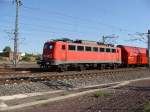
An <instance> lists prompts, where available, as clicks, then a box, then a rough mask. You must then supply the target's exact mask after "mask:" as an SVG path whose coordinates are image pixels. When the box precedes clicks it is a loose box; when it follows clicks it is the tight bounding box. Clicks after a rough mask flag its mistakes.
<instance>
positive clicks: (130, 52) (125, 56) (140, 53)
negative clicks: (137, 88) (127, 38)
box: [118, 45, 148, 66]
mask: <svg viewBox="0 0 150 112" xmlns="http://www.w3.org/2000/svg"><path fill="white" fill-rule="evenodd" d="M118 47H119V48H121V57H122V64H123V65H124V66H146V65H148V53H147V49H146V48H139V47H131V46H123V45H118Z"/></svg>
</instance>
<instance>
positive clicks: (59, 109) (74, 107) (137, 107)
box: [11, 80, 150, 112]
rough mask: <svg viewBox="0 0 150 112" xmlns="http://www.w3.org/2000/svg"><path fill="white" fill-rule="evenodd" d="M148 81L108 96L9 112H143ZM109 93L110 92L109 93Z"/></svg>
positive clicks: (149, 95)
mask: <svg viewBox="0 0 150 112" xmlns="http://www.w3.org/2000/svg"><path fill="white" fill-rule="evenodd" d="M149 87H150V80H147V81H145V80H144V81H138V82H136V83H131V84H129V85H127V86H124V87H120V88H116V89H115V90H114V91H113V92H112V93H111V95H109V96H100V97H95V96H94V94H95V93H93V94H88V95H84V96H81V97H75V98H71V99H67V100H64V101H60V102H54V103H49V104H43V105H38V106H33V107H29V108H24V109H22V110H17V111H11V112H144V111H143V110H144V104H145V103H146V102H148V101H150V89H149ZM109 92H111V91H109Z"/></svg>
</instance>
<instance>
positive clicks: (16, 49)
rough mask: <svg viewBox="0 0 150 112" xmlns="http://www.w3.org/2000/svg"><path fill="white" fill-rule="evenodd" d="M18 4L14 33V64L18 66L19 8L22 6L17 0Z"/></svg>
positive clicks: (19, 0)
mask: <svg viewBox="0 0 150 112" xmlns="http://www.w3.org/2000/svg"><path fill="white" fill-rule="evenodd" d="M15 3H16V20H15V31H14V56H13V59H14V64H15V67H16V66H17V61H18V58H17V57H18V40H19V38H18V35H19V7H20V6H21V0H15Z"/></svg>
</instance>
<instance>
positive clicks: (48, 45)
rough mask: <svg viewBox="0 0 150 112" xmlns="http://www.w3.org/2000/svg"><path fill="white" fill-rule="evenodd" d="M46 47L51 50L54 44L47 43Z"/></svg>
mask: <svg viewBox="0 0 150 112" xmlns="http://www.w3.org/2000/svg"><path fill="white" fill-rule="evenodd" d="M44 49H49V50H51V49H53V45H51V44H45V46H44Z"/></svg>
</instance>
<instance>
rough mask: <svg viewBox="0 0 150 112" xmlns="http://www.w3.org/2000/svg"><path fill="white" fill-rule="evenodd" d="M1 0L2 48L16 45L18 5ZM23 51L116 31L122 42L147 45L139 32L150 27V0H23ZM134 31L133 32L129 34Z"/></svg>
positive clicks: (0, 45) (35, 50)
mask: <svg viewBox="0 0 150 112" xmlns="http://www.w3.org/2000/svg"><path fill="white" fill-rule="evenodd" d="M11 1H12V0H0V38H1V44H0V50H2V49H3V48H4V47H5V46H6V45H8V46H11V47H12V48H13V40H12V37H13V30H14V22H15V5H14V4H13V3H12V2H11ZM22 2H23V5H22V6H21V10H20V21H19V23H20V24H19V28H20V30H19V32H20V35H19V37H20V41H19V50H20V51H22V52H38V53H41V52H42V48H43V44H44V42H45V41H47V40H50V39H55V38H62V37H67V38H71V39H84V40H95V41H98V40H101V37H102V36H103V35H112V34H115V35H117V36H119V38H117V40H116V41H117V43H118V44H124V45H132V46H140V47H146V44H145V43H143V42H139V41H127V40H129V39H134V38H140V37H139V36H138V35H134V34H135V33H136V32H140V33H143V32H147V30H148V29H149V28H150V26H149V25H150V14H149V12H150V2H149V0H22ZM128 34H132V35H128Z"/></svg>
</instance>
